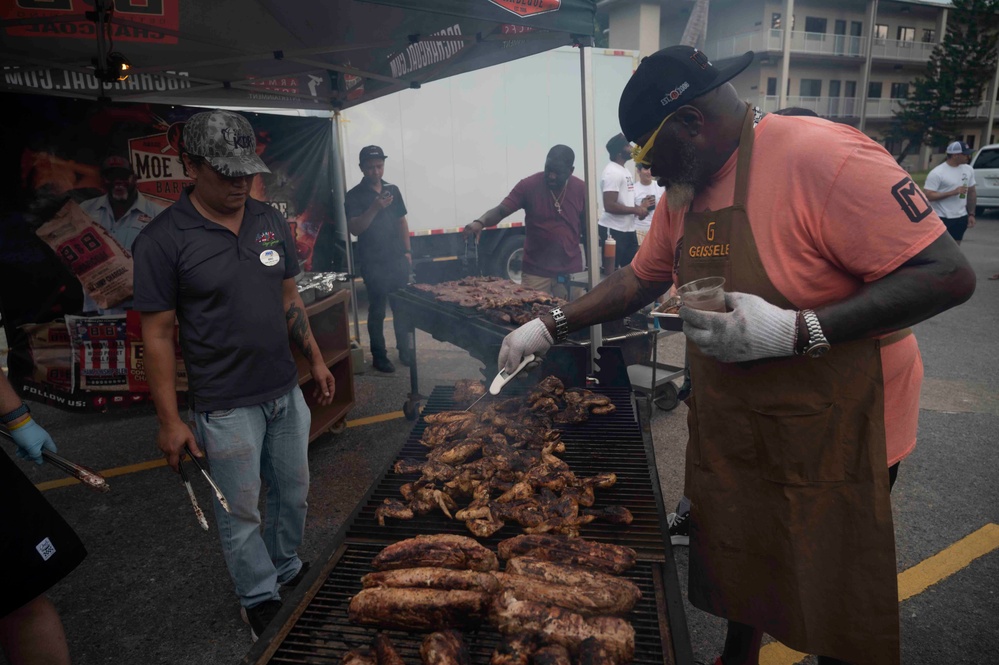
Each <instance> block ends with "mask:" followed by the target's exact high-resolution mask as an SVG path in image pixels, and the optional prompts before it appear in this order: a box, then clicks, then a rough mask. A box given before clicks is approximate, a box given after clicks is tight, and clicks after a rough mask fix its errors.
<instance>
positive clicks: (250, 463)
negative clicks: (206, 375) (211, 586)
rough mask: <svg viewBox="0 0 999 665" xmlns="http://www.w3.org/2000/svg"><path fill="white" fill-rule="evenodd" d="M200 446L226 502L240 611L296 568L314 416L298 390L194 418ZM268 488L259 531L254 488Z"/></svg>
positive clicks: (222, 524) (228, 551)
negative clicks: (262, 521)
mask: <svg viewBox="0 0 999 665" xmlns="http://www.w3.org/2000/svg"><path fill="white" fill-rule="evenodd" d="M194 420H195V429H196V430H197V431H196V434H197V437H198V443H199V445H200V446H201V448H202V450H203V451H204V452H205V454H206V455H207V456H208V460H209V463H210V465H211V474H212V477H213V478H214V479H215V482H216V483H217V484H218V486H219V489H221V490H222V494H224V495H225V498H226V500H227V501H228V502H229V508H230V510H232V514H229V513H227V512H225V511H224V510H223V509H222V506H221V504H219V502H218V501H213V502H212V503H213V504H214V506H215V519H216V520H217V521H218V526H219V536H220V538H221V540H222V552H223V554H224V555H225V562H226V565H227V566H228V568H229V575H230V576H231V577H232V581H233V584H235V586H236V593H237V594H238V595H239V600H240V603H241V604H242V605H243V607H253V606H255V605H259V604H260V603H262V602H264V601H265V600H278V599H280V597H281V596H280V595H279V594H278V585H279V584H280V583H281V582H287V581H288V580H290V579H291V578H292V577H294V576H295V574H296V573H297V572H298V570H299V569H300V568H301V567H302V560H301V559H299V558H298V546H299V545H301V543H302V537H303V535H304V533H305V514H306V511H307V509H308V502H307V498H308V494H309V458H308V447H309V426H310V424H311V421H312V414H311V413H310V412H309V407H308V406H306V404H305V398H304V397H303V396H302V391H301V389H300V388H299V387H298V386H295V387H294V388H293V389H292V390H291V391H290V392H289V393H288V394H286V395H283V396H281V397H279V398H277V399H274V400H271V401H268V402H264V403H262V404H256V405H254V406H244V407H240V408H237V409H221V410H218V411H206V412H203V413H198V414H195V419H194ZM261 480H263V482H264V483H266V485H267V500H266V504H265V510H266V515H265V519H264V523H263V530H261V528H260V510H259V502H260V484H261Z"/></svg>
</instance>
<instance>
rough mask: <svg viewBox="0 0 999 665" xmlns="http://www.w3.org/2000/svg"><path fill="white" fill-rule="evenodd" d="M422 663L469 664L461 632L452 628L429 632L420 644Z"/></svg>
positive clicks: (428, 664)
mask: <svg viewBox="0 0 999 665" xmlns="http://www.w3.org/2000/svg"><path fill="white" fill-rule="evenodd" d="M420 657H421V658H422V659H423V665H469V663H471V662H472V661H471V659H470V658H469V656H468V648H467V647H465V642H464V641H463V640H462V639H461V634H460V633H458V632H456V631H453V630H444V631H440V632H436V633H430V634H429V635H427V636H426V637H425V638H424V639H423V644H421V645H420Z"/></svg>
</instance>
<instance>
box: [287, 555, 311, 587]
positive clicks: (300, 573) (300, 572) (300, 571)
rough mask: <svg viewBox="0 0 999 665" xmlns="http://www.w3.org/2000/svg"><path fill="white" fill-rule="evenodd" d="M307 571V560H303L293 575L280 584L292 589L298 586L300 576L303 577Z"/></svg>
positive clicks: (300, 579)
mask: <svg viewBox="0 0 999 665" xmlns="http://www.w3.org/2000/svg"><path fill="white" fill-rule="evenodd" d="M308 572H309V562H308V561H303V562H302V567H301V568H299V569H298V572H297V573H295V576H294V577H292V578H291V579H290V580H288V581H287V582H285V583H284V584H282V585H281V586H283V587H288V588H289V589H294V588H295V587H297V586H298V583H299V582H301V581H302V578H303V577H305V575H306V573H308Z"/></svg>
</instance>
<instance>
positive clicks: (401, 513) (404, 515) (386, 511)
mask: <svg viewBox="0 0 999 665" xmlns="http://www.w3.org/2000/svg"><path fill="white" fill-rule="evenodd" d="M375 517H377V518H378V526H385V518H386V517H391V518H393V519H397V520H411V519H413V509H412V508H410V507H409V506H407V505H406V504H404V503H403V502H402V501H397V500H396V499H385V500H384V501H383V502H382V505H380V506H378V507H377V508H375Z"/></svg>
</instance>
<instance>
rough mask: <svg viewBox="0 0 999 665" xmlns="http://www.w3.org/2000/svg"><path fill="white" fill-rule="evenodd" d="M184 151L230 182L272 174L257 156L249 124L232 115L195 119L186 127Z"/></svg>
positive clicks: (211, 114) (221, 113)
mask: <svg viewBox="0 0 999 665" xmlns="http://www.w3.org/2000/svg"><path fill="white" fill-rule="evenodd" d="M184 147H185V149H186V150H187V152H189V153H191V154H192V155H197V156H199V157H204V158H205V159H206V160H208V163H209V164H211V165H212V168H213V169H215V170H216V171H218V172H219V173H221V174H222V175H224V176H228V177H230V178H235V177H239V176H247V175H253V174H255V173H270V172H271V170H270V169H269V168H267V166H266V165H265V164H264V163H263V161H261V159H260V157H258V156H257V139H256V136H255V135H254V133H253V127H251V126H250V122H249V121H248V120H247V119H246V118H244V117H243V116H241V115H240V114H238V113H233V112H232V111H222V110H220V109H216V110H214V111H205V112H203V113H196V114H194V115H192V116H191V118H190V119H189V120H188V121H187V122H186V123H185V124H184Z"/></svg>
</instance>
